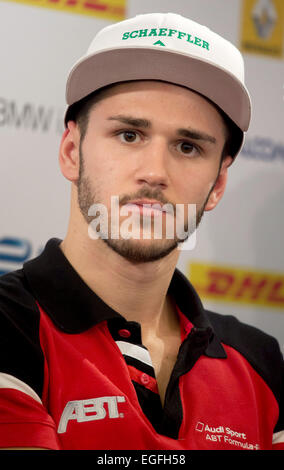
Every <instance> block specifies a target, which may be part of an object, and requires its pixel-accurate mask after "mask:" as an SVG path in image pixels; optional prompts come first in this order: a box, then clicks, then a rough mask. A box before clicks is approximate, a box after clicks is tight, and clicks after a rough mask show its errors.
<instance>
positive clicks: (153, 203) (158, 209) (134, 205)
mask: <svg viewBox="0 0 284 470" xmlns="http://www.w3.org/2000/svg"><path fill="white" fill-rule="evenodd" d="M124 207H126V208H128V209H129V210H131V211H132V212H139V213H140V214H144V215H155V214H156V215H158V214H161V213H166V212H167V210H166V208H163V204H162V203H161V202H160V201H157V200H154V199H137V200H133V201H129V202H128V203H127V204H125V206H124Z"/></svg>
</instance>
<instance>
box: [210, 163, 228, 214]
mask: <svg viewBox="0 0 284 470" xmlns="http://www.w3.org/2000/svg"><path fill="white" fill-rule="evenodd" d="M232 161H233V158H232V157H231V156H227V157H225V158H224V160H223V162H222V164H221V169H220V171H219V175H218V178H217V179H216V182H215V185H214V188H213V189H212V191H211V193H210V196H209V198H208V201H207V204H206V206H205V209H204V210H205V211H211V210H212V209H214V207H216V206H217V204H218V202H219V201H220V199H221V198H222V196H223V194H224V192H225V188H226V183H227V176H228V167H229V166H230V165H231V164H232Z"/></svg>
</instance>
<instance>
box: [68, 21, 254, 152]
mask: <svg viewBox="0 0 284 470" xmlns="http://www.w3.org/2000/svg"><path fill="white" fill-rule="evenodd" d="M129 80H162V81H166V82H169V83H173V84H176V85H181V86H184V87H187V88H190V89H191V90H194V91H197V92H198V93H200V94H201V95H203V96H205V97H206V98H208V99H210V100H211V101H212V102H213V103H215V104H216V105H217V106H218V107H219V108H221V109H222V110H223V111H224V112H225V113H226V114H227V115H228V116H229V117H230V118H231V120H232V121H233V122H234V123H235V124H236V125H237V126H238V127H239V129H240V130H241V131H242V132H243V133H244V132H245V131H247V129H248V127H249V123H250V118H251V101H250V96H249V93H248V91H247V88H246V86H245V83H244V61H243V58H242V55H241V53H240V52H239V50H238V49H237V48H236V47H235V46H234V45H233V44H232V43H230V42H229V41H227V40H226V39H224V38H222V37H221V36H219V35H218V34H216V33H214V32H213V31H211V30H210V29H209V28H207V27H206V26H202V25H200V24H198V23H196V22H194V21H192V20H190V19H188V18H184V17H183V16H181V15H177V14H174V13H149V14H145V15H138V16H136V17H134V18H130V19H127V20H125V21H122V22H119V23H115V24H112V25H110V26H107V27H106V28H104V29H102V30H101V31H99V33H98V34H97V35H96V36H95V38H94V39H93V41H92V43H91V45H90V47H89V49H88V51H87V53H86V54H85V55H84V56H83V57H82V58H81V59H80V60H78V61H77V62H76V63H75V65H74V66H73V68H72V69H71V71H70V73H69V77H68V80H67V86H66V101H67V105H68V106H69V107H70V106H71V105H72V104H74V103H76V102H78V101H79V100H81V99H82V98H84V97H86V96H87V95H89V94H90V93H92V92H93V91H96V90H98V89H100V88H102V87H105V86H107V85H110V84H114V83H119V82H124V81H129ZM67 111H68V110H67ZM242 140H243V134H242ZM241 145H242V142H240V143H239V147H240V146H241Z"/></svg>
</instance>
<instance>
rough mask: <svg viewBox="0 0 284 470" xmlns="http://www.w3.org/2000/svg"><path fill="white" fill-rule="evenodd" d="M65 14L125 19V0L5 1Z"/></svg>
mask: <svg viewBox="0 0 284 470" xmlns="http://www.w3.org/2000/svg"><path fill="white" fill-rule="evenodd" d="M6 1H10V2H15V3H21V4H26V5H32V6H36V7H43V8H51V9H52V10H61V11H65V12H67V13H76V14H81V15H89V16H98V17H100V18H106V19H110V20H115V21H121V20H123V19H125V11H126V0H6Z"/></svg>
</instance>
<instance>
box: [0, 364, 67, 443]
mask: <svg viewBox="0 0 284 470" xmlns="http://www.w3.org/2000/svg"><path fill="white" fill-rule="evenodd" d="M0 447H1V448H7V447H40V448H44V449H53V450H59V448H60V447H59V444H58V439H57V433H56V428H55V423H54V421H53V419H52V418H51V416H49V415H48V413H47V411H46V409H45V408H44V406H43V404H42V402H41V400H40V398H39V397H38V396H36V394H35V392H34V391H33V390H32V389H31V388H30V387H29V386H28V385H27V384H25V383H24V382H22V381H21V380H18V379H16V378H15V377H13V376H11V375H9V374H4V373H0Z"/></svg>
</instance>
